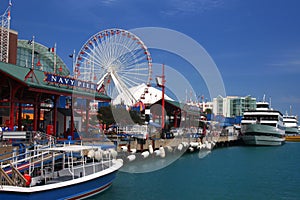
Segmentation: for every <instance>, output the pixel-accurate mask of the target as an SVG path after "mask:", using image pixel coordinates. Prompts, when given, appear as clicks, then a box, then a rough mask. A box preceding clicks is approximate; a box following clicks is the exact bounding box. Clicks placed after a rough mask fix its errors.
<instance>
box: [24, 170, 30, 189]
mask: <svg viewBox="0 0 300 200" xmlns="http://www.w3.org/2000/svg"><path fill="white" fill-rule="evenodd" d="M23 176H24V178H25V179H26V183H25V185H26V187H29V186H30V184H31V176H30V175H29V174H28V172H27V171H24V175H23Z"/></svg>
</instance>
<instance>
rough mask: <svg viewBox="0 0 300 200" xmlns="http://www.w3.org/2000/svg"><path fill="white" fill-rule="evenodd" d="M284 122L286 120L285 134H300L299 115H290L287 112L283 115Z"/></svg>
mask: <svg viewBox="0 0 300 200" xmlns="http://www.w3.org/2000/svg"><path fill="white" fill-rule="evenodd" d="M283 122H284V126H285V134H286V135H296V134H299V130H298V118H297V116H295V115H288V114H287V113H286V114H285V115H283Z"/></svg>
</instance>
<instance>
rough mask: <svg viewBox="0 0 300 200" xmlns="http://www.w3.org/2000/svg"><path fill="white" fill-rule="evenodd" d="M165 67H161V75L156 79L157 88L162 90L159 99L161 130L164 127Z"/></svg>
mask: <svg viewBox="0 0 300 200" xmlns="http://www.w3.org/2000/svg"><path fill="white" fill-rule="evenodd" d="M165 82H166V80H165V65H164V64H163V65H162V75H161V76H158V77H156V84H157V86H158V87H161V88H162V97H161V128H162V129H163V128H164V127H165Z"/></svg>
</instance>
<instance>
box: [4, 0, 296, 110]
mask: <svg viewBox="0 0 300 200" xmlns="http://www.w3.org/2000/svg"><path fill="white" fill-rule="evenodd" d="M12 3H13V6H12V8H11V16H12V20H11V28H12V29H14V30H16V31H18V33H19V39H31V38H32V36H33V35H34V36H35V38H36V41H37V42H39V43H41V44H44V45H45V46H49V47H51V46H53V45H54V43H57V53H58V55H59V56H60V57H61V58H62V59H63V60H64V62H65V63H66V64H67V65H68V66H71V65H72V64H71V62H72V61H71V59H70V58H69V57H68V55H69V54H71V53H72V52H73V50H74V49H75V50H77V51H78V50H79V49H80V48H81V46H82V45H83V44H84V43H85V42H86V41H87V40H88V39H89V38H90V37H91V36H92V35H93V34H95V33H97V32H99V31H101V30H104V29H108V28H114V27H117V28H122V29H126V30H130V29H134V28H139V27H163V28H168V29H172V30H176V31H178V32H181V33H184V34H186V35H188V36H189V37H191V38H193V39H194V40H195V41H197V42H198V43H199V44H201V45H202V46H203V47H204V48H205V50H206V51H207V52H208V53H209V55H210V56H211V58H212V59H213V60H214V62H215V64H216V66H217V67H218V69H219V71H220V73H221V75H222V78H223V81H224V84H225V88H226V94H227V95H238V96H246V95H251V96H253V97H256V98H258V99H262V97H263V95H264V94H265V95H266V97H268V98H269V97H271V98H272V106H273V107H274V108H276V109H279V110H280V111H281V112H283V113H285V111H288V110H289V107H290V105H291V106H292V109H293V114H297V115H300V92H299V83H300V23H299V22H300V21H299V19H300V12H299V8H300V1H297V0H287V1H283V0H273V1H270V0H252V1H244V0H226V1H223V0H211V1H209V0H190V1H182V0H165V1H155V0H154V1H140V0H127V1H121V0H85V1H79V0H76V1H75V0H51V1H40V0H26V1H24V0H12ZM7 5H8V0H7V1H6V0H2V1H1V5H0V9H1V12H4V10H5V9H6V7H7ZM141 39H142V38H141ZM146 45H147V44H146ZM150 52H151V50H150ZM153 52H154V54H152V57H153V60H154V61H155V59H157V60H156V61H158V62H165V61H166V62H169V63H170V65H172V64H173V63H172V56H171V57H169V58H162V57H163V55H164V54H156V55H155V51H153ZM155 56H156V57H155ZM175 59H178V58H174V60H175ZM173 62H174V61H173ZM181 64H184V61H183V62H182V63H181ZM180 67H182V66H177V69H178V70H180ZM191 74H192V73H191ZM200 79H201V78H200ZM192 83H195V84H197V86H195V88H196V89H195V90H197V91H196V93H199V94H204V95H206V96H207V90H206V89H205V87H202V86H199V85H202V83H203V80H199V82H197V79H196V80H194V82H192Z"/></svg>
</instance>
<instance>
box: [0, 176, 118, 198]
mask: <svg viewBox="0 0 300 200" xmlns="http://www.w3.org/2000/svg"><path fill="white" fill-rule="evenodd" d="M116 173H117V171H115V172H112V173H109V174H106V175H105V176H101V177H98V178H95V179H92V180H89V181H85V182H81V183H77V184H72V185H68V186H64V187H57V188H52V189H49V190H42V191H38V190H34V191H30V188H24V190H23V191H9V190H8V188H9V187H7V188H3V189H6V191H4V190H0V191H1V198H3V199H8V198H10V199H33V200H35V199H36V200H41V199H42V200H47V199H49V200H50V199H51V200H53V199H84V198H88V197H90V196H93V195H96V194H99V193H101V192H103V191H105V190H106V189H108V188H109V187H110V186H111V184H112V182H113V180H114V179H115V177H116Z"/></svg>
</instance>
